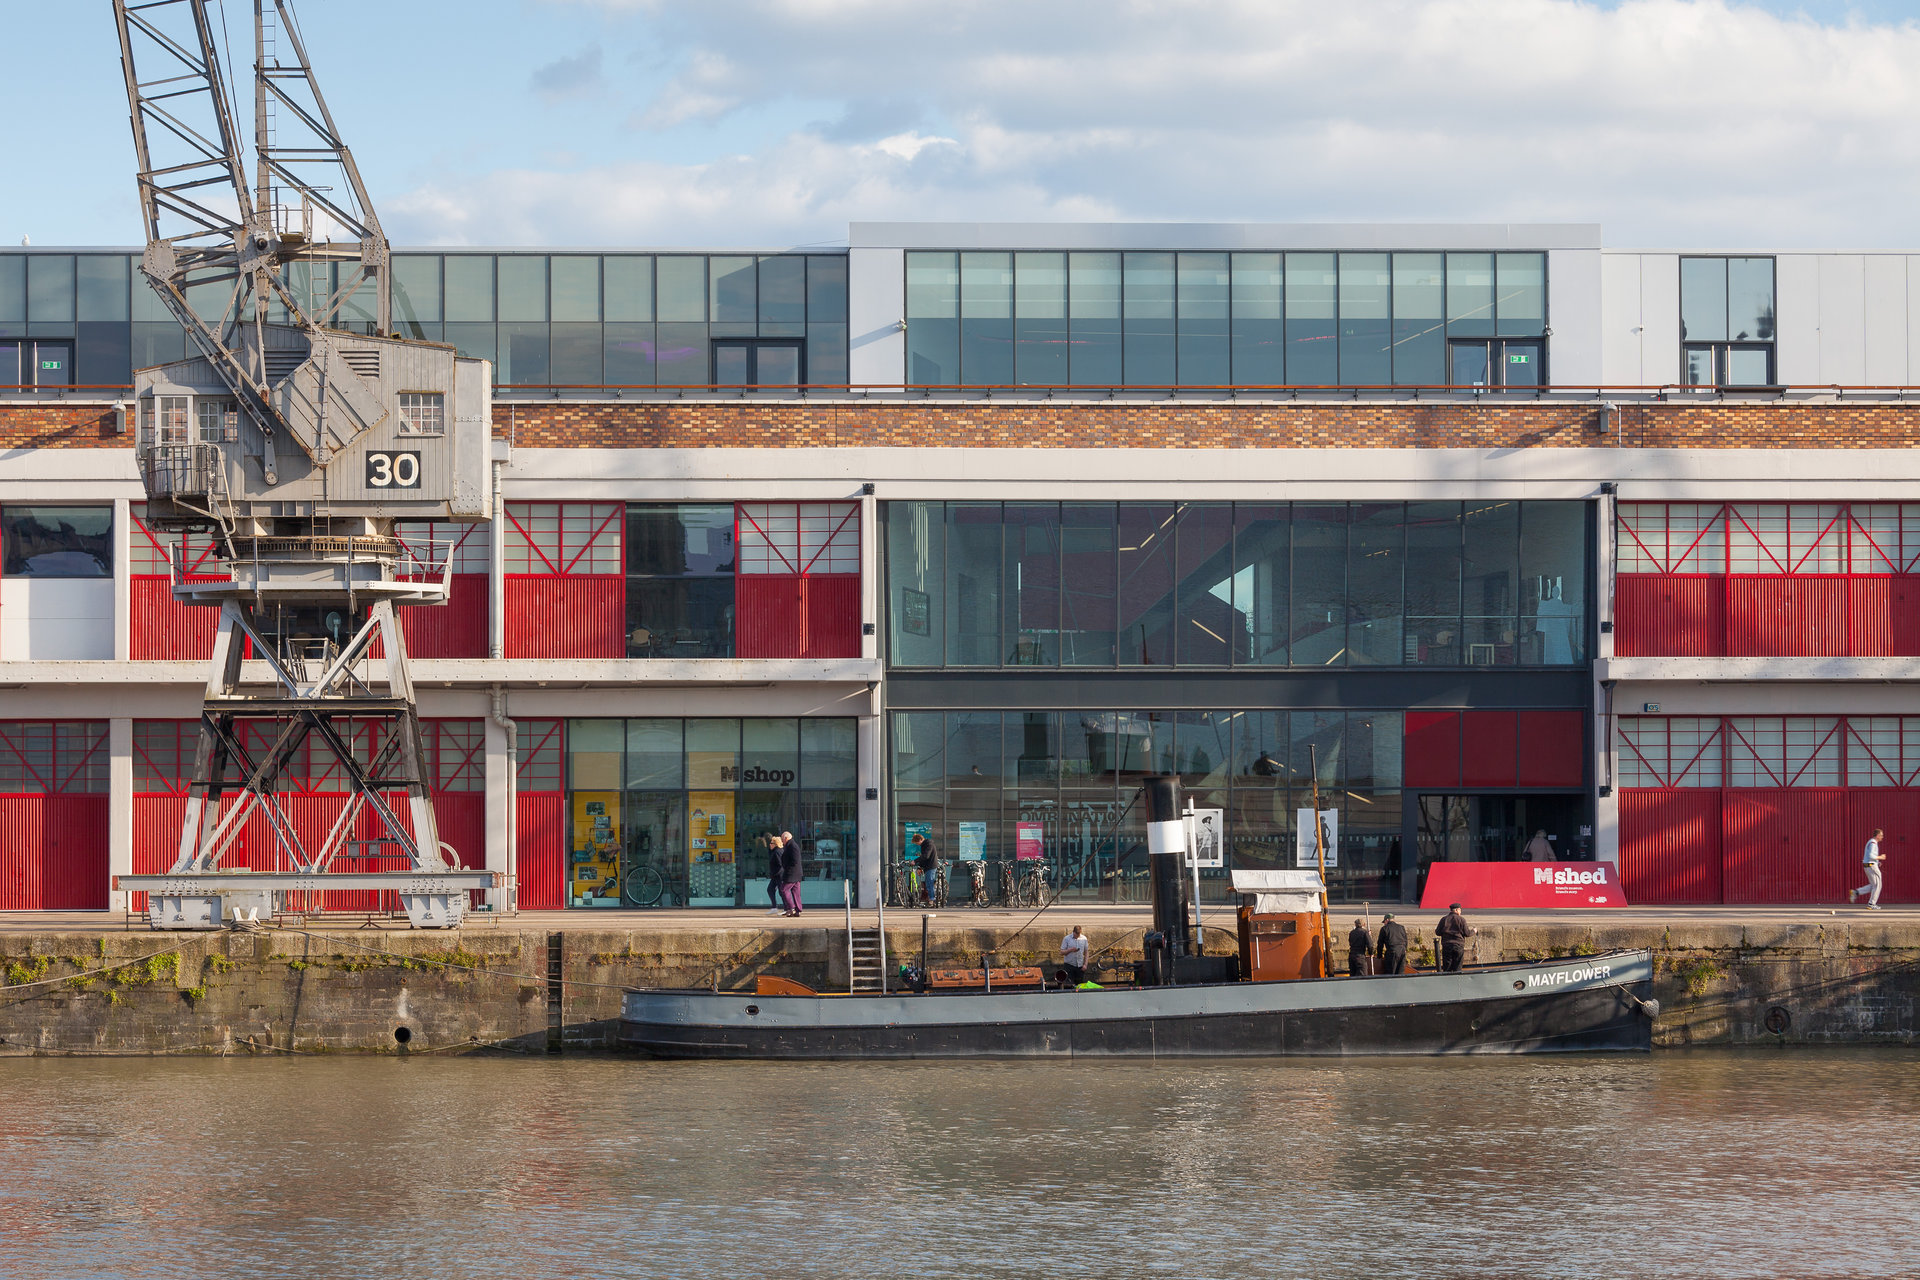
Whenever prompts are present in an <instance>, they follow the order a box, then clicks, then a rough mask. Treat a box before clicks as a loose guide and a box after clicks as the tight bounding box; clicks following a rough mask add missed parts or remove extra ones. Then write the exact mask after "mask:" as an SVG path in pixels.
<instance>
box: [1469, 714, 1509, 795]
mask: <svg viewBox="0 0 1920 1280" xmlns="http://www.w3.org/2000/svg"><path fill="white" fill-rule="evenodd" d="M1518 738H1519V722H1518V718H1517V717H1516V715H1515V713H1514V712H1511V711H1469V712H1466V713H1465V714H1464V715H1462V716H1461V718H1460V781H1461V782H1462V783H1464V784H1465V785H1467V786H1469V787H1511V786H1513V785H1514V783H1515V781H1516V780H1517V778H1518V770H1519V757H1518V754H1517V753H1518V750H1519V743H1518Z"/></svg>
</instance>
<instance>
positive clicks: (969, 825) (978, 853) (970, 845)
mask: <svg viewBox="0 0 1920 1280" xmlns="http://www.w3.org/2000/svg"><path fill="white" fill-rule="evenodd" d="M986 856H987V824H986V823H984V822H963V823H961V824H960V861H962V862H979V861H981V860H982V859H984V858H985V857H986Z"/></svg>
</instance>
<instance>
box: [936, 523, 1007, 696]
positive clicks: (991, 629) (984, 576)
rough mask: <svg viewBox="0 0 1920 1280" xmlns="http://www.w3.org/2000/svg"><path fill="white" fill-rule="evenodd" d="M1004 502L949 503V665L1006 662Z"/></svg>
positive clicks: (947, 612)
mask: <svg viewBox="0 0 1920 1280" xmlns="http://www.w3.org/2000/svg"><path fill="white" fill-rule="evenodd" d="M1000 546H1001V524H1000V504H999V503H997V502H950V503H948V504H947V584H946V585H947V600H946V617H947V659H946V661H947V665H948V666H950V667H992V666H998V665H999V664H1000V658H1001V652H1000V557H1001V550H1000Z"/></svg>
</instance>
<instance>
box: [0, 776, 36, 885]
mask: <svg viewBox="0 0 1920 1280" xmlns="http://www.w3.org/2000/svg"><path fill="white" fill-rule="evenodd" d="M46 801H47V798H46V797H45V796H42V795H15V796H0V911H37V910H40V909H41V907H42V906H43V905H44V904H45V899H46V882H45V877H44V875H43V874H42V868H43V862H44V857H43V855H44V851H45V848H46V821H47V803H46Z"/></svg>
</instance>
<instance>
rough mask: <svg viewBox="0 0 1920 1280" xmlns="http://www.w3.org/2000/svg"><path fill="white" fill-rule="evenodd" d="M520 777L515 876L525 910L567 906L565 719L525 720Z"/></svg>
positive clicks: (521, 724)
mask: <svg viewBox="0 0 1920 1280" xmlns="http://www.w3.org/2000/svg"><path fill="white" fill-rule="evenodd" d="M515 723H516V724H517V725H518V726H519V731H520V743H519V750H518V772H517V775H516V777H515V801H514V804H515V806H516V810H517V812H516V813H515V816H514V826H515V831H514V849H515V858H514V875H515V878H516V881H517V884H518V886H519V908H520V910H522V911H556V910H558V909H559V908H561V907H563V906H565V905H566V897H565V888H564V885H565V878H566V854H567V824H566V793H565V791H564V789H563V787H564V780H563V773H562V766H563V762H564V760H565V755H564V752H563V747H564V741H565V739H564V730H565V725H566V721H564V720H519V721H516V722H515Z"/></svg>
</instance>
